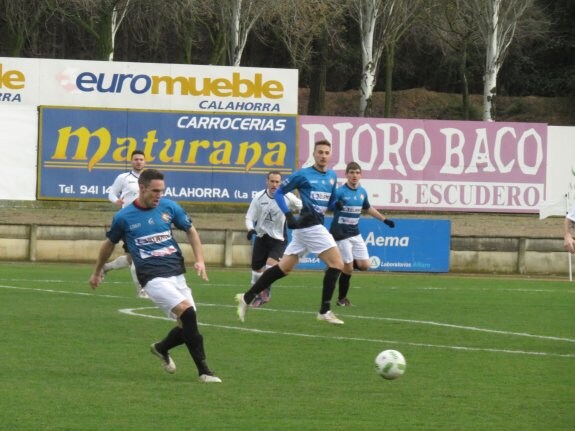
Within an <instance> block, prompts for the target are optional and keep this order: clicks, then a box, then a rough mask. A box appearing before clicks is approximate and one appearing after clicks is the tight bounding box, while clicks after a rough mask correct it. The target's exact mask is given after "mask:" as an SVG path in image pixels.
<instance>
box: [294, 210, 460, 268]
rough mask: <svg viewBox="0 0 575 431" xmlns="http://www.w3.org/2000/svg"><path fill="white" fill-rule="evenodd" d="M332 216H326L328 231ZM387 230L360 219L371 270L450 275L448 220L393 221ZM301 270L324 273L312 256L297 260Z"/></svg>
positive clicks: (372, 222) (315, 257)
mask: <svg viewBox="0 0 575 431" xmlns="http://www.w3.org/2000/svg"><path fill="white" fill-rule="evenodd" d="M331 220H332V218H331V217H326V223H325V224H326V226H327V227H328V228H329V226H330V224H331ZM394 220H395V228H393V229H390V228H388V227H387V226H386V225H384V224H383V223H382V222H380V221H379V220H375V219H372V218H362V219H361V221H360V222H359V230H360V233H361V236H362V238H363V239H364V240H365V242H366V244H367V249H368V251H369V255H370V260H371V264H370V268H369V269H370V270H374V271H389V272H449V250H450V242H451V222H450V221H449V220H420V219H394ZM297 267H298V268H300V269H319V270H324V269H325V265H324V264H323V262H322V261H321V260H320V259H319V258H318V257H317V256H316V255H315V254H313V253H309V254H307V255H305V256H303V257H302V258H301V259H300V262H299V263H298V265H297Z"/></svg>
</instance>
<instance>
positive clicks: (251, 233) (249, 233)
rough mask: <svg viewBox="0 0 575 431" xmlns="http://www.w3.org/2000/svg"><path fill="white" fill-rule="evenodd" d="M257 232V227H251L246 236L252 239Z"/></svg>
mask: <svg viewBox="0 0 575 431" xmlns="http://www.w3.org/2000/svg"><path fill="white" fill-rule="evenodd" d="M255 234H256V231H255V229H250V230H249V231H248V234H247V235H246V238H247V239H248V241H251V240H252V238H253V236H254V235H255Z"/></svg>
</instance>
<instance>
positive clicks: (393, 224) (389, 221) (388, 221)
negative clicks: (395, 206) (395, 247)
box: [383, 218, 395, 229]
mask: <svg viewBox="0 0 575 431" xmlns="http://www.w3.org/2000/svg"><path fill="white" fill-rule="evenodd" d="M383 222H384V223H385V224H386V225H388V226H389V227H390V228H392V229H393V228H394V227H395V222H394V221H393V220H390V219H388V218H386V219H385V220H384V221H383Z"/></svg>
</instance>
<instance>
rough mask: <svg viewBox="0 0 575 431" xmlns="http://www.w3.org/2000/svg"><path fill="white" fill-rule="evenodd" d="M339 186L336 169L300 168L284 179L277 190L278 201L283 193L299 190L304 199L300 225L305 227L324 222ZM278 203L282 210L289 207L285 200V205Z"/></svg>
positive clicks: (300, 196)
mask: <svg viewBox="0 0 575 431" xmlns="http://www.w3.org/2000/svg"><path fill="white" fill-rule="evenodd" d="M336 187H337V176H336V174H335V172H334V171H332V170H328V171H326V172H320V171H318V170H317V169H316V168H314V167H313V166H310V167H308V168H303V169H300V170H299V171H296V172H294V173H293V174H291V175H290V176H289V177H287V178H286V179H285V180H283V181H282V183H281V186H280V187H279V189H278V190H280V193H279V194H278V192H277V191H276V193H275V197H276V201H278V198H279V197H281V199H282V200H283V199H284V198H283V195H284V194H286V193H288V192H292V191H294V190H296V189H297V190H298V191H299V198H300V199H301V201H302V209H301V211H300V217H299V226H298V228H304V227H309V226H315V225H318V224H323V221H324V214H325V212H326V211H327V208H328V206H329V205H330V203H331V201H332V200H333V199H334V196H335V190H336ZM278 205H279V207H280V209H282V211H284V212H286V211H285V210H284V208H286V209H287V206H286V205H285V201H284V202H283V206H282V205H281V203H280V202H279V201H278Z"/></svg>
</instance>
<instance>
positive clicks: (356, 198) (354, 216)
mask: <svg viewBox="0 0 575 431" xmlns="http://www.w3.org/2000/svg"><path fill="white" fill-rule="evenodd" d="M335 196H336V199H335V201H336V202H337V201H339V202H342V203H343V208H342V209H341V210H339V209H335V211H334V213H333V220H332V222H331V227H330V230H329V231H330V232H331V234H332V235H333V238H334V239H335V240H336V241H340V240H342V239H346V238H351V237H352V236H356V235H359V218H360V216H361V213H362V211H363V210H367V209H369V208H370V207H371V205H370V204H369V199H368V197H367V191H366V190H365V189H364V188H363V187H361V186H358V188H357V189H352V188H350V187H349V186H348V185H347V184H344V185H343V186H341V187H339V188H338V189H337V190H336V192H335Z"/></svg>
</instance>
